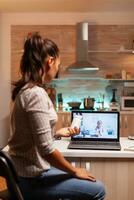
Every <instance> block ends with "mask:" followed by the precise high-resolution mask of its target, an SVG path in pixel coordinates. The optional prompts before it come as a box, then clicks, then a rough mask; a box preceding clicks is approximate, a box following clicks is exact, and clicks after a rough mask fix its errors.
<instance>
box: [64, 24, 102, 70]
mask: <svg viewBox="0 0 134 200" xmlns="http://www.w3.org/2000/svg"><path fill="white" fill-rule="evenodd" d="M76 43H77V44H76V62H74V63H72V64H71V65H70V66H69V67H68V68H67V71H68V72H76V73H77V72H87V71H98V70H99V68H98V67H95V66H93V65H92V64H91V63H90V62H89V61H88V23H87V22H81V23H78V24H77V39H76Z"/></svg>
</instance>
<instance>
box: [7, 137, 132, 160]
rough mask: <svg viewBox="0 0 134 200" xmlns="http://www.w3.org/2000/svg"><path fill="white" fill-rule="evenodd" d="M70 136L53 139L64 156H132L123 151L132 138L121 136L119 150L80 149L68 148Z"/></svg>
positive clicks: (130, 153) (128, 152)
mask: <svg viewBox="0 0 134 200" xmlns="http://www.w3.org/2000/svg"><path fill="white" fill-rule="evenodd" d="M69 142H70V138H64V139H62V140H55V141H54V146H55V147H56V148H57V149H58V150H59V151H60V152H61V153H62V154H63V155H64V156H65V157H72V158H73V157H77V158H78V157H79V158H80V157H81V158H89V157H92V158H134V151H125V150H124V149H125V148H127V147H129V146H134V140H128V138H127V137H121V138H120V143H121V150H120V151H111V150H109V151H107V150H80V149H68V148H67V147H68V144H69ZM7 150H8V146H6V147H5V148H4V151H7Z"/></svg>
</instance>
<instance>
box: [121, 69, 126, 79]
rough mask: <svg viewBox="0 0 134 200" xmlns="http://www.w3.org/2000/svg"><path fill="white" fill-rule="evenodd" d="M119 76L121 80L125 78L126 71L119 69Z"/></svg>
mask: <svg viewBox="0 0 134 200" xmlns="http://www.w3.org/2000/svg"><path fill="white" fill-rule="evenodd" d="M121 78H122V79H123V80H126V71H125V70H122V71H121Z"/></svg>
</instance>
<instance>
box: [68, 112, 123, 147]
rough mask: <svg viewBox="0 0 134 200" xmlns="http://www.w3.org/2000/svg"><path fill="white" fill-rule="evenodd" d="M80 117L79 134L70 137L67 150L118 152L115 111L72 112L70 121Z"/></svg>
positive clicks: (117, 126) (117, 116)
mask: <svg viewBox="0 0 134 200" xmlns="http://www.w3.org/2000/svg"><path fill="white" fill-rule="evenodd" d="M76 115H77V117H78V116H81V124H80V133H79V135H75V136H72V137H71V141H70V144H69V146H68V148H69V149H91V150H120V149H121V145H120V141H119V138H120V134H119V122H120V116H119V112H117V111H112V112H111V111H103V112H102V111H86V110H72V120H73V118H74V117H76Z"/></svg>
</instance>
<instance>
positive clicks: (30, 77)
mask: <svg viewBox="0 0 134 200" xmlns="http://www.w3.org/2000/svg"><path fill="white" fill-rule="evenodd" d="M47 56H52V57H54V58H56V57H58V56H59V49H58V47H57V45H56V44H55V43H54V42H53V41H52V40H49V39H43V38H42V37H41V36H40V35H39V33H34V34H30V35H28V37H27V39H26V41H25V44H24V53H23V55H22V58H21V62H20V73H21V78H20V79H19V80H18V81H17V82H14V83H13V85H14V89H13V91H12V100H13V101H14V100H15V98H16V95H17V94H18V92H19V91H20V89H21V88H22V87H23V86H24V85H25V84H26V83H32V84H33V85H40V86H41V85H42V76H43V74H44V65H45V62H46V58H47Z"/></svg>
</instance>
